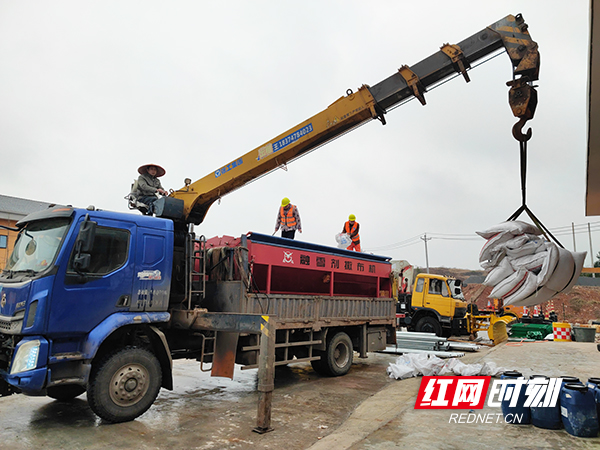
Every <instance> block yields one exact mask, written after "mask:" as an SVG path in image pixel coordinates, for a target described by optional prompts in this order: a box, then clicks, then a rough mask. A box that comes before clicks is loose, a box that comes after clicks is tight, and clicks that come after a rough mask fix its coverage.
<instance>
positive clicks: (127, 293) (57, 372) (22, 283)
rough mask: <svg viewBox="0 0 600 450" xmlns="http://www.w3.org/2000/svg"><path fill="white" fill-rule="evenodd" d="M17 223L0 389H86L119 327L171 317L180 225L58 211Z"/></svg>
mask: <svg viewBox="0 0 600 450" xmlns="http://www.w3.org/2000/svg"><path fill="white" fill-rule="evenodd" d="M17 228H18V229H19V230H20V231H19V235H18V238H17V241H16V243H15V248H14V250H13V253H12V255H11V256H10V258H9V260H8V263H7V266H6V268H5V270H3V271H2V273H1V274H0V392H2V393H3V394H4V395H6V394H7V393H11V392H23V393H25V394H31V395H45V394H48V395H50V396H54V397H56V398H58V397H62V395H61V394H62V393H64V392H65V391H69V392H79V393H83V392H84V391H85V389H86V386H87V384H88V381H89V377H90V373H91V370H92V363H91V361H92V360H93V359H94V358H95V356H97V354H98V353H99V352H100V355H101V353H102V352H103V351H106V349H107V348H109V347H110V345H111V344H110V342H111V339H117V338H116V336H115V335H113V332H114V331H115V330H117V329H118V330H124V329H126V328H127V327H126V326H127V325H128V324H143V323H148V324H152V323H164V322H167V321H168V320H169V313H168V312H167V309H168V305H169V296H170V285H171V271H172V266H173V265H172V254H173V222H172V221H170V220H165V219H157V218H149V217H144V216H138V215H132V214H122V213H114V212H107V211H98V210H94V209H88V210H85V209H76V208H71V207H55V208H52V209H48V210H43V211H40V212H37V213H34V214H31V215H29V216H27V217H25V218H24V219H23V220H22V221H20V222H18V223H17ZM111 336H112V337H111ZM127 338H129V339H133V337H131V336H130V337H126V336H122V335H120V336H119V337H118V339H127Z"/></svg>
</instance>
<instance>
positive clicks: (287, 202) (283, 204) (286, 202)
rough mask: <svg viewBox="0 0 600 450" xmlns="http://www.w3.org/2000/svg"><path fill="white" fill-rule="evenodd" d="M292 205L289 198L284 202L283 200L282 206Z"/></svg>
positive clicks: (285, 198)
mask: <svg viewBox="0 0 600 450" xmlns="http://www.w3.org/2000/svg"><path fill="white" fill-rule="evenodd" d="M289 203H290V199H289V198H287V197H284V199H283V200H281V206H287V205H289Z"/></svg>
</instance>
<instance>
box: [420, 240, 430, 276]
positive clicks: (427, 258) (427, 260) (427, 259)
mask: <svg viewBox="0 0 600 450" xmlns="http://www.w3.org/2000/svg"><path fill="white" fill-rule="evenodd" d="M421 239H423V242H425V264H426V265H427V273H429V254H428V253H427V241H430V240H431V238H428V237H427V233H425V235H424V236H423V237H421Z"/></svg>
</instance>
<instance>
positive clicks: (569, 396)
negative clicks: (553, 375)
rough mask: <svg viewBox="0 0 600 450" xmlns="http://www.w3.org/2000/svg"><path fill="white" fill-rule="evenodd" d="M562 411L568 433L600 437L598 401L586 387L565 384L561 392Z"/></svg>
mask: <svg viewBox="0 0 600 450" xmlns="http://www.w3.org/2000/svg"><path fill="white" fill-rule="evenodd" d="M560 411H561V415H562V422H563V425H564V426H565V430H567V433H569V434H571V435H573V436H578V437H596V436H598V415H597V413H596V399H595V396H594V393H593V392H592V391H591V390H590V389H588V387H587V386H586V385H584V384H581V383H580V384H575V383H567V384H565V385H564V386H563V387H562V389H561V391H560Z"/></svg>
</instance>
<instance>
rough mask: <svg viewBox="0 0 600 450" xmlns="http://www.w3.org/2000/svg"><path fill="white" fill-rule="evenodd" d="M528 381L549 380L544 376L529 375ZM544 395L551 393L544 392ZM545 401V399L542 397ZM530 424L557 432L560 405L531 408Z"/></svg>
mask: <svg viewBox="0 0 600 450" xmlns="http://www.w3.org/2000/svg"><path fill="white" fill-rule="evenodd" d="M529 378H530V379H534V378H544V379H546V380H549V379H550V378H549V377H547V376H545V375H531V376H530V377H529ZM546 395H552V392H548V391H546ZM544 399H545V397H544ZM530 409H531V423H532V424H533V425H535V426H536V427H538V428H546V429H549V430H557V429H559V428H562V426H563V424H562V419H561V417H560V404H559V402H558V401H557V402H556V405H555V406H546V407H544V406H537V407H533V406H532V407H531V408H530Z"/></svg>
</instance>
